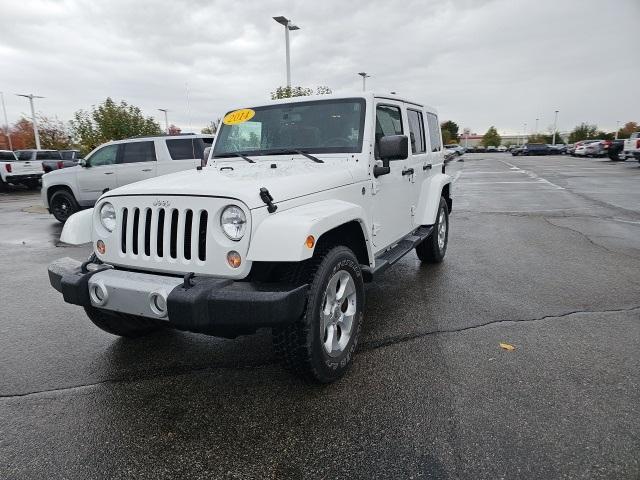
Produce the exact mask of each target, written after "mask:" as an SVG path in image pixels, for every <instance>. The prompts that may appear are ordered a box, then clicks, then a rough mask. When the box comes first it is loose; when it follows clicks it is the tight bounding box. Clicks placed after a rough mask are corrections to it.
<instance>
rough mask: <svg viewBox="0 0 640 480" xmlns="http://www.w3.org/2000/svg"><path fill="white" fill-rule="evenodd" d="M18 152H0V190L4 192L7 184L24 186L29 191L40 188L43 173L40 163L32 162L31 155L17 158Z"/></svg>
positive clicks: (22, 155) (38, 161)
mask: <svg viewBox="0 0 640 480" xmlns="http://www.w3.org/2000/svg"><path fill="white" fill-rule="evenodd" d="M18 152H20V151H18ZM18 152H15V153H14V152H12V151H11V150H0V190H4V189H5V188H6V186H7V184H9V183H11V184H13V185H25V186H26V187H27V188H30V189H36V188H38V187H39V186H40V177H42V173H43V172H42V162H41V161H40V160H32V159H31V155H29V156H27V155H25V154H21V155H19V156H18V155H16V153H18ZM23 152H24V150H23ZM25 157H26V159H25Z"/></svg>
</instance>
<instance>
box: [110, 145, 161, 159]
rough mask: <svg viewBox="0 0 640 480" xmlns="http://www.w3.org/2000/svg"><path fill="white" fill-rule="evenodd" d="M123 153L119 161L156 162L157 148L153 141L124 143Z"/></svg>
mask: <svg viewBox="0 0 640 480" xmlns="http://www.w3.org/2000/svg"><path fill="white" fill-rule="evenodd" d="M121 147H122V154H121V156H120V159H119V160H118V163H140V162H155V161H156V149H155V147H154V146H153V142H130V143H123V144H122V145H121Z"/></svg>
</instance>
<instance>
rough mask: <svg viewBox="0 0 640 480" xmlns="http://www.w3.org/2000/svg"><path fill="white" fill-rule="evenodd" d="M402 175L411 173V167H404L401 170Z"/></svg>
mask: <svg viewBox="0 0 640 480" xmlns="http://www.w3.org/2000/svg"><path fill="white" fill-rule="evenodd" d="M402 175H413V168H406V169H404V170H402Z"/></svg>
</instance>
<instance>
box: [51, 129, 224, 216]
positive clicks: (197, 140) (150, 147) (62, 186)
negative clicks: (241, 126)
mask: <svg viewBox="0 0 640 480" xmlns="http://www.w3.org/2000/svg"><path fill="white" fill-rule="evenodd" d="M212 142H213V136H212V135H173V136H172V135H163V136H158V137H140V138H129V139H126V140H118V141H114V142H108V143H105V144H103V145H100V146H99V147H98V148H96V149H95V150H93V151H92V152H91V153H89V155H87V158H86V159H83V160H82V161H80V162H79V165H78V166H75V167H71V168H64V169H61V170H54V171H53V172H50V173H47V174H46V175H45V176H44V177H43V180H42V182H43V184H42V202H43V203H44V206H45V207H46V208H47V209H48V210H49V212H50V213H51V214H52V215H53V216H54V217H55V218H56V219H57V220H58V221H59V222H63V223H64V222H65V221H66V220H67V218H69V216H70V215H72V214H73V213H75V212H77V211H78V210H80V209H82V208H86V207H91V206H93V205H94V204H95V202H96V200H97V199H98V197H100V195H102V194H103V193H104V192H105V191H108V190H113V189H114V188H117V187H119V186H123V185H127V184H129V183H133V182H139V181H140V180H145V179H148V178H152V177H157V176H159V175H165V174H167V173H173V172H179V171H181V170H187V169H191V168H195V167H196V166H201V165H202V156H203V153H204V149H205V147H206V146H207V145H210V144H211V143H212Z"/></svg>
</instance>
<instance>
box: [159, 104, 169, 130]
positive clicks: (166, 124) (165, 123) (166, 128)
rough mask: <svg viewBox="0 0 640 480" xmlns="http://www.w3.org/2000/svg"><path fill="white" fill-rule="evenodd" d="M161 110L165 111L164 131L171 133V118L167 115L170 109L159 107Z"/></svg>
mask: <svg viewBox="0 0 640 480" xmlns="http://www.w3.org/2000/svg"><path fill="white" fill-rule="evenodd" d="M158 110H159V111H161V112H164V132H165V133H166V134H167V135H169V118H168V116H167V112H168V111H169V110H167V109H166V108H159V109H158Z"/></svg>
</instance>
